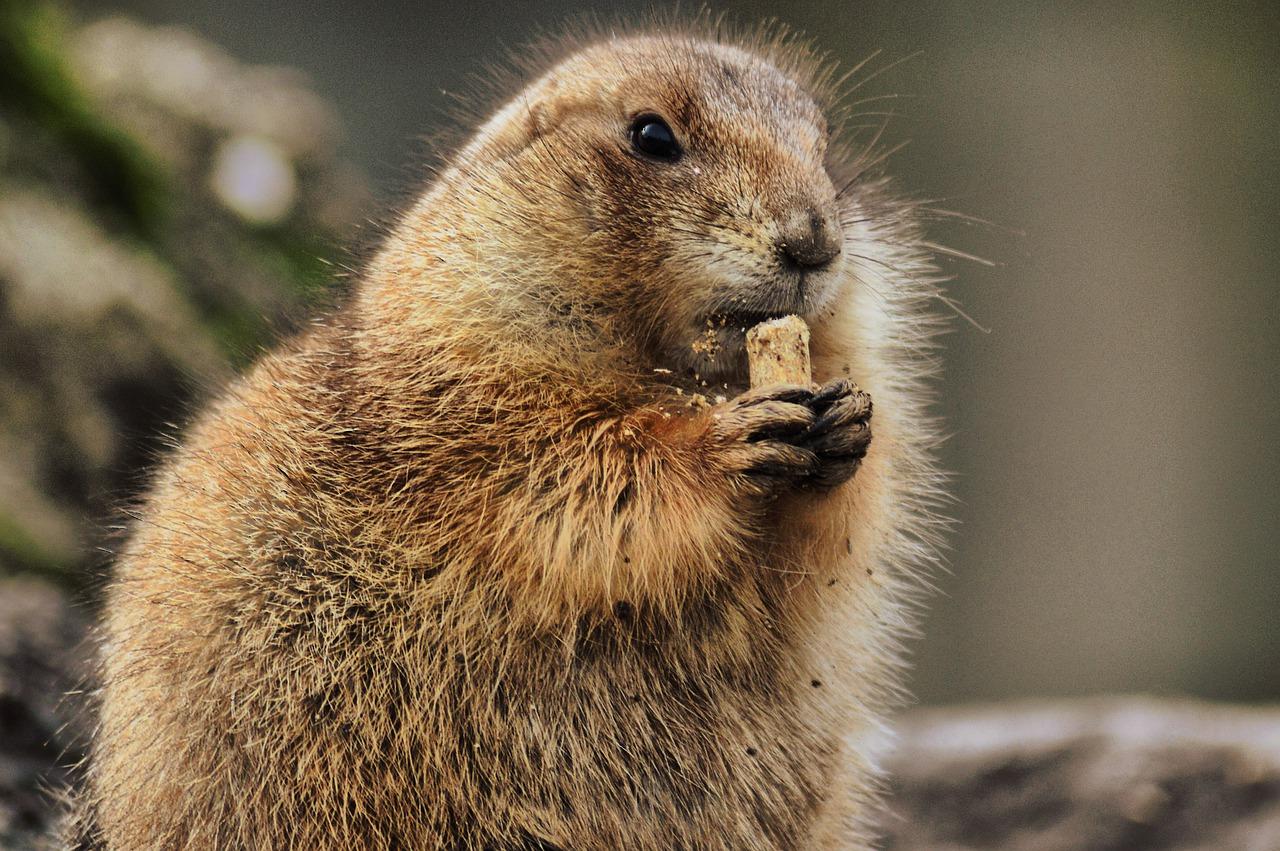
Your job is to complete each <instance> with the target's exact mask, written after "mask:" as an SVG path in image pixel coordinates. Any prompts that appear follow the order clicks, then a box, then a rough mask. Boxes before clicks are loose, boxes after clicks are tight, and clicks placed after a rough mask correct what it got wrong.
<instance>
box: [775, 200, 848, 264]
mask: <svg viewBox="0 0 1280 851" xmlns="http://www.w3.org/2000/svg"><path fill="white" fill-rule="evenodd" d="M841 241H842V240H841V234H840V227H839V225H838V223H837V222H836V217H835V214H833V213H828V214H826V215H823V214H822V213H820V212H818V210H816V209H814V208H808V209H805V210H800V211H798V212H797V213H795V214H794V215H792V217H791V218H790V219H788V220H787V222H786V223H785V224H784V225H783V226H782V233H781V234H780V235H779V236H778V241H777V244H776V248H777V252H778V256H779V257H780V258H781V259H782V262H783V263H784V264H785V265H788V266H791V267H793V268H797V269H820V268H822V267H823V266H826V265H828V264H829V263H830V262H831V261H832V260H834V259H836V258H837V257H839V256H840V249H841Z"/></svg>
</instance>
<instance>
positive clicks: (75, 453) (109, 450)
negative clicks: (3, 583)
mask: <svg viewBox="0 0 1280 851" xmlns="http://www.w3.org/2000/svg"><path fill="white" fill-rule="evenodd" d="M647 6H648V4H645V5H641V4H631V3H605V2H598V3H596V4H584V3H569V2H549V1H544V0H540V1H539V2H526V3H517V4H512V3H494V4H489V5H485V4H478V3H475V4H465V5H464V4H454V3H441V2H412V3H411V2H384V3H376V4H368V3H354V2H352V3H340V2H333V0H307V2H302V1H301V0H282V1H281V2H274V3H262V2H258V0H182V2H174V0H167V2H166V0H110V2H89V0H79V2H72V3H64V4H62V5H57V6H50V5H47V4H45V3H43V2H33V0H0V575H4V574H24V575H28V576H34V577H40V578H41V580H42V581H51V582H52V583H54V584H56V585H58V586H60V587H62V588H65V589H69V590H71V591H72V592H74V593H77V594H81V595H88V596H91V595H92V583H91V582H89V581H87V579H86V577H89V576H91V575H92V574H93V573H94V572H97V571H100V570H101V569H102V567H103V565H104V563H105V558H104V556H103V555H101V553H100V551H99V549H98V548H99V547H103V546H106V545H108V544H109V542H110V528H109V527H110V524H111V523H112V522H114V521H113V520H112V517H113V512H114V511H115V506H117V505H118V503H119V500H120V499H121V498H123V497H127V495H128V494H129V493H131V492H132V491H133V490H134V489H136V488H137V486H138V485H139V483H140V482H141V481H143V478H142V476H141V471H142V470H143V469H144V468H145V465H146V462H147V459H148V458H149V457H151V455H152V453H154V452H155V451H156V450H157V448H158V447H159V445H160V444H159V443H158V441H157V440H156V435H157V434H158V432H159V431H160V430H161V429H163V428H164V427H165V424H166V423H169V422H178V423H180V422H182V421H183V419H184V418H185V417H186V415H187V414H186V411H188V410H189V409H190V407H191V406H193V405H197V404H199V402H200V399H201V396H202V391H201V389H200V388H201V387H204V386H210V385H216V383H217V382H219V381H221V380H224V379H225V378H226V377H227V376H228V375H230V374H232V372H233V371H234V370H236V369H238V368H242V367H243V366H244V365H245V363H246V362H247V361H248V360H250V359H251V358H252V357H253V355H254V353H255V352H256V351H257V350H258V347H260V346H262V345H265V344H267V343H268V341H269V340H270V339H271V338H272V337H273V335H277V334H280V333H287V331H288V329H289V328H290V327H291V324H292V323H294V322H297V321H298V319H299V318H300V317H303V316H305V315H306V311H307V309H308V307H309V306H311V305H313V304H314V303H316V302H317V301H318V300H322V299H323V293H324V291H325V287H326V282H327V281H329V280H330V279H331V278H332V277H333V276H334V275H335V274H338V273H340V272H341V269H342V265H343V264H344V263H347V262H348V256H349V255H348V254H347V253H346V250H347V249H348V248H350V247H351V246H353V245H358V244H360V243H361V242H364V241H367V240H368V239H369V238H370V233H371V232H372V230H373V229H371V228H370V227H368V226H367V225H365V224H364V222H365V221H366V220H367V219H368V217H370V216H374V215H377V211H378V210H379V209H380V208H382V207H383V206H384V205H386V204H388V203H390V202H392V201H394V200H395V199H396V198H397V197H399V196H400V195H401V194H402V193H403V191H404V190H405V189H406V187H408V186H411V185H412V181H413V180H415V179H416V175H417V174H418V171H417V170H416V169H415V168H413V167H412V164H413V163H415V162H417V163H420V162H422V161H423V160H424V159H425V155H424V151H426V150H427V147H426V145H425V144H424V143H423V142H422V141H421V140H422V139H423V137H428V136H430V134H432V133H433V132H434V131H435V130H437V129H439V128H440V127H441V126H443V124H444V121H445V115H446V112H447V110H448V109H449V108H450V106H451V104H452V102H453V101H452V97H453V93H456V92H465V91H466V90H467V89H468V86H469V83H468V80H469V79H470V78H471V77H473V76H475V75H481V76H482V75H483V74H484V71H485V67H486V62H487V61H488V60H490V59H492V58H496V57H500V56H501V55H502V54H503V53H504V51H505V50H506V49H507V48H508V47H518V46H519V45H520V44H521V43H522V42H524V41H526V40H527V39H529V38H530V36H531V35H532V34H534V33H535V32H537V31H540V30H554V29H555V28H556V27H557V26H558V25H559V23H560V22H562V21H564V20H565V19H567V18H570V17H572V16H575V15H580V14H582V13H584V12H589V11H592V10H593V9H594V10H595V11H599V12H602V13H604V14H606V15H609V14H614V13H617V12H622V13H624V14H638V13H640V12H641V11H643V9H645V8H647ZM715 8H716V9H723V10H724V11H727V12H729V13H731V14H732V16H733V17H734V18H736V19H738V20H741V21H752V20H757V19H760V18H765V17H778V18H780V19H782V20H783V21H785V22H786V23H788V24H790V25H792V26H794V27H796V28H797V29H799V30H801V31H803V32H805V33H808V34H810V35H811V36H813V37H814V39H815V40H816V42H817V43H818V45H819V46H820V47H821V48H823V49H824V50H827V51H830V52H831V53H832V54H833V55H835V56H837V57H839V58H840V59H841V60H842V61H843V62H844V63H845V64H853V63H856V62H858V61H860V60H862V59H864V58H866V57H867V56H868V55H870V54H872V53H873V52H875V51H880V53H879V54H877V55H876V57H875V58H874V59H872V60H871V62H870V63H869V65H868V66H867V67H868V69H870V70H876V69H881V68H883V69H886V70H884V72H883V73H882V74H880V75H879V76H877V77H876V78H875V79H874V80H873V81H871V82H869V83H868V84H866V86H864V88H863V90H862V91H864V92H865V93H866V94H867V95H899V96H900V97H897V98H894V99H886V100H884V101H878V102H876V103H874V104H869V105H867V107H866V109H868V110H874V111H892V112H893V113H895V115H896V117H894V118H893V119H892V121H891V123H890V125H889V129H888V131H887V133H886V139H887V140H888V142H889V143H890V144H896V143H898V142H903V141H907V140H909V141H910V144H909V145H908V146H907V147H905V148H904V149H903V150H901V151H900V152H899V153H897V154H895V155H894V157H893V159H892V166H891V170H892V171H893V172H894V173H895V174H896V175H897V176H898V177H899V178H900V180H901V183H902V185H903V186H904V188H905V189H906V190H907V191H910V192H912V193H914V194H916V195H920V196H925V197H929V198H935V199H939V201H938V205H939V206H942V207H945V208H947V209H950V210H956V211H959V212H961V213H965V214H968V215H971V216H976V217H979V218H981V219H984V220H988V221H990V222H992V223H994V224H993V225H991V226H985V225H976V224H972V223H969V224H966V223H965V222H964V221H962V220H959V219H956V220H953V221H950V222H941V223H938V224H937V225H935V227H934V228H933V233H932V237H933V238H934V239H935V240H936V241H937V242H940V243H943V244H946V245H949V246H952V247H954V248H956V249H959V250H961V251H963V252H967V253H971V254H974V255H978V256H980V257H983V258H987V259H988V260H990V261H992V263H993V264H994V265H990V266H989V265H985V264H982V263H977V262H968V261H959V260H957V261H947V262H946V263H945V264H944V265H945V269H946V271H947V273H948V274H950V275H953V276H954V278H955V280H954V282H953V283H952V284H951V285H950V291H951V295H952V296H953V297H954V298H955V299H956V300H957V301H958V302H959V303H961V304H962V305H963V307H964V310H965V311H966V312H967V313H968V314H969V315H970V316H972V317H973V318H974V320H975V324H970V323H968V322H965V321H962V320H957V321H955V322H954V323H953V324H954V329H953V333H952V334H951V335H950V336H949V337H948V338H947V339H946V373H945V375H944V376H943V378H942V379H941V381H940V383H939V389H940V395H941V401H940V408H941V412H942V413H943V415H944V416H945V417H946V419H947V421H948V423H949V428H950V431H951V432H952V434H953V435H954V436H953V437H952V438H951V440H950V442H949V443H948V444H947V446H946V449H945V462H946V466H947V467H948V468H949V469H950V470H952V471H954V472H955V475H956V478H955V485H954V491H955V493H956V495H957V497H958V503H957V505H956V506H955V507H954V514H955V516H956V517H957V518H958V519H959V521H960V525H959V527H958V529H957V531H956V533H955V534H954V535H953V537H952V543H953V547H952V550H951V552H950V568H949V571H948V572H947V573H943V574H940V575H938V576H937V577H936V583H937V585H938V587H939V589H940V593H938V594H937V595H935V596H934V597H933V598H932V600H931V604H930V607H929V611H928V613H927V615H926V618H925V622H924V636H925V637H924V638H923V640H921V641H919V642H918V643H917V644H916V647H915V653H916V670H915V673H914V675H913V678H912V687H913V689H914V692H915V693H916V695H917V696H918V697H919V698H920V700H921V701H922V702H925V703H934V704H936V703H953V702H962V701H978V700H987V699H1003V698H1009V697H1016V696H1029V695H1036V696H1058V695H1079V694H1091V693H1099V692H1145V693H1154V694H1169V695H1179V694H1188V695H1196V696H1201V697H1206V698H1213V699H1225V700H1232V701H1275V700H1277V699H1278V698H1280V556H1278V555H1277V553H1278V552H1280V529H1278V526H1280V524H1278V520H1280V378H1278V370H1280V274H1278V273H1280V233H1278V232H1277V231H1278V229H1277V226H1276V225H1277V221H1280V215H1278V214H1280V143H1278V140H1280V7H1277V6H1276V5H1275V4H1273V3H1263V2H1259V3H1253V4H1249V3H1237V4H1230V3H1207V2H1206V3H1200V4H1196V3H1177V2H1173V3H1170V2H1138V3H1126V4H1111V3H1076V4H1061V3H1053V2H1049V0H993V2H986V3H980V4H975V3H967V2H958V0H957V2H935V3H917V2H899V0H893V2H890V0H869V2H859V3H845V2H835V0H827V1H826V2H816V0H815V2H795V3H788V4H785V5H779V4H767V3H763V2H726V3H719V4H716V6H715ZM898 60H904V61H902V62H901V63H899V64H895V63H897V62H898ZM890 66H892V67H890ZM876 120H878V117H877V119H876ZM939 309H940V310H944V311H945V308H944V307H942V306H941V305H940V306H939ZM977 326H981V327H980V328H979V327H977ZM2 639H3V631H0V640H2ZM0 643H2V641H0Z"/></svg>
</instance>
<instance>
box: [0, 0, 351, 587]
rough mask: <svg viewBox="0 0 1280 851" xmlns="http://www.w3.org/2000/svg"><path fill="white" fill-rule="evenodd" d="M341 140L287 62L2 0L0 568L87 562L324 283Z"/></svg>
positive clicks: (346, 232)
mask: <svg viewBox="0 0 1280 851" xmlns="http://www.w3.org/2000/svg"><path fill="white" fill-rule="evenodd" d="M341 142H342V139H341V133H340V131H339V122H338V120H337V117H336V116H335V114H334V113H333V111H332V109H330V108H329V107H328V105H327V104H325V102H324V101H323V100H322V99H321V98H320V97H319V96H318V95H316V94H315V92H314V91H312V90H311V89H310V87H309V85H308V83H307V81H306V80H305V79H303V78H302V77H301V76H300V75H299V74H298V73H296V72H294V71H291V70H288V69H281V68H260V67H253V66H248V65H244V64H243V63H239V62H236V61H235V60H234V59H232V58H231V57H229V56H227V55H226V54H225V53H223V52H222V51H221V50H219V49H218V48H216V47H214V46H213V45H211V44H209V43H208V42H206V41H204V40H202V39H200V38H198V37H197V36H195V35H192V34H191V33H188V32H185V31H183V30H178V29H173V28H157V27H148V26H144V25H142V24H138V23H135V22H132V21H128V20H124V19H119V18H112V19H107V20H102V21H98V22H95V23H91V24H89V25H87V26H85V27H82V28H80V29H69V28H67V27H66V26H65V23H64V22H63V20H62V19H61V18H60V17H59V15H58V14H57V13H56V12H54V11H53V10H52V9H51V7H50V6H48V5H45V4H43V3H40V2H33V0H0V575H2V574H4V573H14V572H31V571H36V572H41V573H45V574H47V575H58V576H62V577H66V578H68V579H70V580H71V581H81V580H82V578H83V577H84V576H85V575H86V574H85V570H86V569H87V568H93V567H96V566H98V565H100V564H101V563H102V561H103V559H101V558H98V557H96V556H95V555H94V548H95V547H99V546H103V545H109V544H110V535H109V527H110V526H112V525H114V524H116V523H118V522H119V518H120V515H121V512H120V510H119V507H120V505H121V503H123V502H126V501H127V500H128V499H129V498H130V497H132V496H133V495H134V494H136V493H137V492H138V490H139V489H140V487H141V486H142V484H143V483H144V480H145V471H146V469H147V467H148V466H149V464H150V462H151V461H152V459H153V458H154V456H155V454H156V453H158V452H160V451H162V450H163V446H164V444H163V440H164V437H163V436H164V435H165V434H172V433H173V432H174V431H176V430H177V429H178V428H180V426H181V424H182V423H183V422H184V421H185V420H186V419H187V417H188V412H189V411H191V410H192V409H193V408H195V407H197V406H198V405H199V403H200V400H201V398H202V397H203V396H204V395H207V394H208V393H209V392H210V391H211V390H212V389H214V388H216V387H218V386H219V385H220V384H222V383H223V382H225V381H226V380H227V379H228V378H229V377H230V375H232V374H233V372H234V370H235V369H237V368H240V367H242V366H244V365H245V364H247V363H248V362H249V361H250V360H252V358H253V357H254V355H255V354H256V352H257V350H258V349H259V348H260V347H261V346H263V345H264V344H266V343H268V342H269V341H270V340H271V339H272V338H273V337H275V336H278V335H279V334H281V333H287V332H288V330H289V329H290V328H291V327H293V326H294V325H295V324H296V323H297V322H298V321H300V320H301V319H302V318H304V317H305V316H306V315H307V313H308V312H309V309H310V308H313V306H314V304H315V303H316V302H317V301H323V300H325V299H326V298H328V297H329V296H328V294H329V292H330V290H331V287H330V285H331V283H332V281H333V279H334V277H335V275H334V274H333V272H334V267H333V266H332V265H331V263H332V258H334V257H338V256H341V250H340V248H339V246H341V245H344V244H346V243H348V242H349V240H350V239H351V237H352V234H353V232H354V231H355V229H356V227H357V225H358V222H359V221H360V220H361V219H362V217H363V216H364V214H365V213H366V212H367V209H368V206H369V203H370V195H369V193H368V191H367V189H366V187H365V183H364V180H363V179H362V177H361V176H360V174H359V173H358V171H356V170H355V169H354V168H353V167H351V166H350V165H349V164H348V163H347V162H346V161H345V160H344V159H343V158H342V156H341V155H340V149H341Z"/></svg>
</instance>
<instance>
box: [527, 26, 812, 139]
mask: <svg viewBox="0 0 1280 851" xmlns="http://www.w3.org/2000/svg"><path fill="white" fill-rule="evenodd" d="M533 90H534V91H533V94H534V96H535V97H556V96H563V95H565V94H570V93H576V94H578V95H580V96H582V97H584V98H591V99H595V100H596V101H599V100H600V99H601V98H603V99H604V100H605V101H609V102H611V103H612V104H613V105H614V107H615V108H616V109H617V110H618V111H619V112H621V113H624V114H630V113H635V112H639V111H642V110H661V111H665V112H667V113H669V114H667V115H665V116H664V117H666V118H668V119H669V120H671V121H673V122H675V123H676V124H677V125H680V126H681V127H682V128H683V129H685V130H701V129H707V128H706V127H705V126H704V127H699V126H698V125H699V124H703V125H707V124H720V123H723V122H725V121H731V122H737V123H742V122H744V121H745V122H748V123H752V124H754V123H760V124H763V125H766V126H770V127H771V129H774V130H782V129H786V130H787V131H789V132H795V131H796V130H797V129H800V128H801V127H806V126H807V127H812V128H813V129H814V131H815V132H816V133H818V134H819V135H825V133H826V119H825V116H824V115H823V113H822V110H821V109H819V108H818V106H817V104H816V103H815V102H814V99H813V97H812V96H811V95H810V93H809V92H807V91H806V90H805V89H804V88H803V87H802V86H801V85H800V84H799V83H798V82H797V81H795V80H794V79H792V78H791V77H789V76H787V75H786V74H784V73H783V72H782V71H781V70H779V69H778V68H777V67H776V66H774V65H773V64H772V63H770V62H769V61H767V60H766V59H764V58H762V57H760V56H756V55H754V54H752V53H749V52H748V51H746V50H743V49H741V48H739V47H735V46H732V45H727V44H718V43H715V42H710V41H703V40H699V39H695V38H691V37H688V36H679V35H672V36H656V35H651V36H630V37H626V38H618V39H611V40H609V41H605V42H599V43H596V44H594V45H592V46H590V47H588V48H586V49H585V50H583V51H581V52H579V53H577V54H575V55H573V56H571V57H569V58H568V59H566V60H565V61H563V62H562V63H561V64H560V65H558V66H556V67H555V68H553V69H551V71H549V72H548V73H547V74H546V75H545V76H544V77H543V78H542V79H541V80H539V81H538V82H537V83H535V84H534V87H533ZM574 90H577V91H576V92H574Z"/></svg>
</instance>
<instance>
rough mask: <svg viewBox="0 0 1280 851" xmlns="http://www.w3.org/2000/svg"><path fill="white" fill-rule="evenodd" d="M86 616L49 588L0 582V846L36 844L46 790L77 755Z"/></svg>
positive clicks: (46, 807)
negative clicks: (74, 695) (77, 692)
mask: <svg viewBox="0 0 1280 851" xmlns="http://www.w3.org/2000/svg"><path fill="white" fill-rule="evenodd" d="M84 625H85V619H84V618H83V617H82V615H81V613H79V612H77V611H75V610H74V609H73V608H72V607H71V606H70V605H68V603H67V601H66V600H65V598H64V597H63V596H62V594H61V593H60V592H59V591H58V590H57V589H55V588H54V587H52V586H50V585H47V584H45V583H42V582H38V581H36V580H31V579H10V580H0V848H5V849H24V848H34V847H37V844H36V843H37V840H38V838H39V837H40V836H41V834H42V833H44V832H45V831H46V830H47V829H48V827H49V825H50V823H51V821H52V817H53V806H52V805H51V802H50V795H49V794H47V791H48V790H49V789H54V788H57V787H59V786H61V785H62V784H64V783H65V782H66V779H67V773H66V771H65V769H64V768H62V767H61V766H66V765H70V764H72V763H74V762H75V761H76V760H77V759H79V758H80V756H81V755H82V751H81V749H80V748H81V745H82V742H83V736H82V730H83V727H82V725H81V719H80V717H79V715H78V713H77V712H76V710H75V704H76V700H75V699H64V698H63V695H64V694H66V693H67V692H68V691H71V690H73V689H75V688H77V686H78V684H79V683H80V682H81V680H82V678H83V675H84V667H83V658H84V654H83V652H82V651H83V645H82V643H81V639H82V636H83V634H84Z"/></svg>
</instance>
